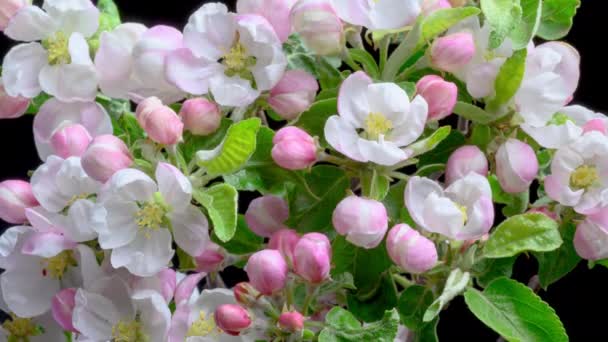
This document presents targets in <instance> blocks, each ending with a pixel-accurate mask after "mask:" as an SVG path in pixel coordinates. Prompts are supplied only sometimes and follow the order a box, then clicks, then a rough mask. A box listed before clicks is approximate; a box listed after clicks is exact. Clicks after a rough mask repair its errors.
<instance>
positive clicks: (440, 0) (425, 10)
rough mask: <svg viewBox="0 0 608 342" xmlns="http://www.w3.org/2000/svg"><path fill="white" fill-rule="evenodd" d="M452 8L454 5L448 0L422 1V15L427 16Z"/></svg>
mask: <svg viewBox="0 0 608 342" xmlns="http://www.w3.org/2000/svg"><path fill="white" fill-rule="evenodd" d="M445 8H452V5H451V4H450V2H449V1H448V0H423V1H422V7H421V11H422V15H423V16H427V15H429V14H431V13H433V12H435V11H437V10H440V9H445Z"/></svg>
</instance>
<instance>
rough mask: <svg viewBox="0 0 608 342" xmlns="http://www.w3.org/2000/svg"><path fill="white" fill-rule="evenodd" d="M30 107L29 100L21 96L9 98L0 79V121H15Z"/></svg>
mask: <svg viewBox="0 0 608 342" xmlns="http://www.w3.org/2000/svg"><path fill="white" fill-rule="evenodd" d="M29 105H30V100H29V99H28V98H25V97H21V96H16V97H13V96H10V95H8V94H7V93H6V92H5V91H4V86H3V85H2V78H1V77H0V119H15V118H18V117H20V116H22V115H23V114H25V111H26V110H27V108H28V107H29Z"/></svg>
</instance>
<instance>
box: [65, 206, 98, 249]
mask: <svg viewBox="0 0 608 342" xmlns="http://www.w3.org/2000/svg"><path fill="white" fill-rule="evenodd" d="M97 218H98V216H96V215H95V203H93V202H91V201H89V200H85V199H79V200H77V201H76V202H74V203H73V204H72V205H71V206H70V209H69V210H68V216H67V223H66V225H65V227H64V228H65V231H66V235H67V236H69V237H70V238H71V239H72V240H74V241H76V242H85V241H90V240H93V239H95V238H96V237H97V233H96V230H98V229H93V227H95V226H96V225H100V224H103V223H102V222H99V220H97Z"/></svg>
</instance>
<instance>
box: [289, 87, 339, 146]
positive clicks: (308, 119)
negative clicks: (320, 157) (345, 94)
mask: <svg viewBox="0 0 608 342" xmlns="http://www.w3.org/2000/svg"><path fill="white" fill-rule="evenodd" d="M337 113H338V100H337V99H336V98H331V99H326V100H321V101H317V102H315V103H313V104H312V106H310V108H309V109H308V110H307V111H305V112H304V113H302V114H301V115H300V117H299V118H298V121H297V122H296V123H295V125H296V126H298V127H300V128H301V129H303V130H305V131H306V132H308V134H310V135H312V136H313V137H314V136H318V137H319V138H320V141H321V143H322V144H323V145H324V146H327V142H326V141H325V134H324V129H325V121H327V119H329V117H330V116H332V115H335V114H337Z"/></svg>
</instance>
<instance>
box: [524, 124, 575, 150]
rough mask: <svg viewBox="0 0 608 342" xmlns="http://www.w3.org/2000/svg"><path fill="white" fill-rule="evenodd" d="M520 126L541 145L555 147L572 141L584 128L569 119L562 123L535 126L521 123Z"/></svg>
mask: <svg viewBox="0 0 608 342" xmlns="http://www.w3.org/2000/svg"><path fill="white" fill-rule="evenodd" d="M520 127H521V128H522V130H523V131H524V132H526V133H527V134H528V135H529V136H531V137H532V138H533V139H534V140H535V141H536V142H537V143H538V144H539V145H541V146H542V147H545V148H555V149H556V148H560V147H562V146H564V145H566V144H568V143H570V142H572V141H573V140H574V139H576V138H578V137H579V136H580V135H581V134H582V133H583V131H584V129H581V128H580V127H578V126H577V125H575V124H574V123H573V122H570V121H568V122H566V123H565V124H563V125H547V126H542V127H535V126H532V125H528V124H522V125H521V126H520Z"/></svg>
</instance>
